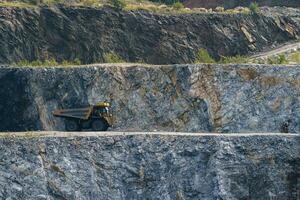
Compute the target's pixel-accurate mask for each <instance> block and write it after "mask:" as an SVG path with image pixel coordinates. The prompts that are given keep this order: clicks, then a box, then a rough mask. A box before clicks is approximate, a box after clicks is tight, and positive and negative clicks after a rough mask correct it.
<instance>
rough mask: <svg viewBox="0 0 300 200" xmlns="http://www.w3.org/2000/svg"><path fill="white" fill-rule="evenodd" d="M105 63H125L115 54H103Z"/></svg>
mask: <svg viewBox="0 0 300 200" xmlns="http://www.w3.org/2000/svg"><path fill="white" fill-rule="evenodd" d="M104 62H105V63H124V62H125V61H124V60H123V59H122V58H121V57H120V56H118V55H117V54H115V53H105V54H104Z"/></svg>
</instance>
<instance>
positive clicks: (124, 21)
mask: <svg viewBox="0 0 300 200" xmlns="http://www.w3.org/2000/svg"><path fill="white" fill-rule="evenodd" d="M270 9H271V8H270ZM271 10H272V9H271ZM280 12H283V13H284V15H281V14H280ZM280 12H279V11H277V10H276V9H273V10H272V11H271V12H270V13H272V14H271V15H257V14H234V15H233V14H224V13H223V14H222V13H221V14H216V13H215V14H213V13H212V14H178V15H163V14H152V13H148V12H145V11H134V12H123V11H121V12H119V11H115V10H112V9H109V8H100V9H93V8H74V7H40V8H5V7H1V8H0V46H1V48H0V63H13V62H18V61H20V60H37V59H51V58H54V59H57V60H58V61H62V60H74V59H76V58H78V59H80V60H81V61H82V62H83V63H95V62H102V61H103V60H104V54H105V53H110V52H113V53H115V54H117V55H119V56H121V57H122V58H123V59H124V60H126V61H128V62H140V61H142V62H145V63H152V64H170V63H192V62H193V61H194V59H195V54H196V53H197V51H198V50H199V49H200V48H205V49H207V50H208V51H209V53H210V54H211V55H212V56H213V57H215V58H220V56H229V55H237V54H238V55H247V54H251V53H253V52H258V51H261V50H262V49H264V48H267V47H271V46H273V45H278V44H280V43H283V42H287V41H290V40H294V39H297V38H298V36H299V35H300V28H299V27H300V26H299V24H300V20H299V19H300V14H299V13H300V12H299V9H288V8H282V10H281V11H280ZM262 13H265V12H262ZM277 13H278V14H277ZM287 13H289V15H287Z"/></svg>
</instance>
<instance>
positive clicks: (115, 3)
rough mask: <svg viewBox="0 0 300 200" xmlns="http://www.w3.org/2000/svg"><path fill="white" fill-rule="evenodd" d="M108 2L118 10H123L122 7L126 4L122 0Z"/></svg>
mask: <svg viewBox="0 0 300 200" xmlns="http://www.w3.org/2000/svg"><path fill="white" fill-rule="evenodd" d="M108 3H109V4H110V5H111V6H112V7H114V8H116V9H118V10H123V9H124V7H125V6H126V3H125V1H123V0H109V1H108Z"/></svg>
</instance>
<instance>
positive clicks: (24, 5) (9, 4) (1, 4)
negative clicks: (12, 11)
mask: <svg viewBox="0 0 300 200" xmlns="http://www.w3.org/2000/svg"><path fill="white" fill-rule="evenodd" d="M0 7H17V8H34V7H35V6H34V5H32V4H29V3H24V2H18V1H9V2H7V1H0Z"/></svg>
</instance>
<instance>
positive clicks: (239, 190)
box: [0, 133, 300, 200]
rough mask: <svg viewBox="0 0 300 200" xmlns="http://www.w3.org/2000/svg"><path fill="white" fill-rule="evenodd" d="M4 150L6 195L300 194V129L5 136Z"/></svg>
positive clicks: (0, 170)
mask: <svg viewBox="0 0 300 200" xmlns="http://www.w3.org/2000/svg"><path fill="white" fill-rule="evenodd" d="M7 147H9V148H7ZM129 150H130V151H129ZM0 152H1V153H0V160H1V165H0V174H1V178H0V198H1V199H50V200H51V199H232V200H235V199H282V200H288V199H298V198H299V196H298V195H299V178H300V175H299V164H300V163H299V161H300V155H299V152H300V151H299V135H297V136H296V135H290V134H286V135H284V134H282V135H281V136H279V135H276V136H275V135H273V136H270V135H269V136H266V135H265V136H264V135H252V136H251V135H248V136H245V135H244V136H241V135H239V136H238V135H231V136H229V135H227V136H222V135H221V136H220V135H219V136H217V135H215V136H212V135H211V136H208V135H206V136H205V135H203V136H199V135H198V136H191V135H185V136H175V135H173V136H172V135H169V136H166V135H161V136H159V135H151V134H149V135H147V133H146V134H145V135H138V136H137V135H136V136H130V135H127V136H108V137H74V138H72V137H71V138H70V137H68V138H56V137H50V138H39V137H33V138H28V137H24V138H18V137H15V138H5V137H1V139H0Z"/></svg>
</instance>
